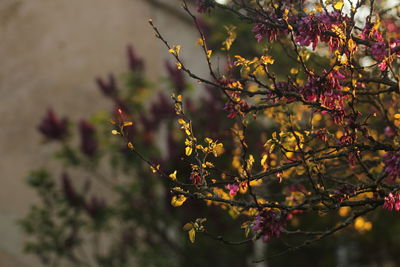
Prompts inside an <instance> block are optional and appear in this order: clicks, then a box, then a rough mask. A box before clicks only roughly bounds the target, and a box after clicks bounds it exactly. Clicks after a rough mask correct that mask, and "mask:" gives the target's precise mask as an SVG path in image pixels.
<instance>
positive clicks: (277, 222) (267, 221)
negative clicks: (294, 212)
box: [252, 209, 287, 242]
mask: <svg viewBox="0 0 400 267" xmlns="http://www.w3.org/2000/svg"><path fill="white" fill-rule="evenodd" d="M286 223H287V216H286V214H284V213H283V212H282V211H278V210H273V209H268V210H262V211H260V212H259V213H258V214H257V216H256V218H255V219H254V221H253V226H252V230H253V231H256V232H258V233H259V234H261V235H262V236H263V241H264V242H268V241H270V240H271V239H272V238H279V236H280V235H281V233H282V231H283V230H284V227H285V225H286Z"/></svg>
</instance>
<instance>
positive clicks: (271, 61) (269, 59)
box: [261, 56, 275, 65]
mask: <svg viewBox="0 0 400 267" xmlns="http://www.w3.org/2000/svg"><path fill="white" fill-rule="evenodd" d="M261 62H262V63H263V64H265V65H267V64H274V62H275V59H273V58H272V57H270V56H262V57H261Z"/></svg>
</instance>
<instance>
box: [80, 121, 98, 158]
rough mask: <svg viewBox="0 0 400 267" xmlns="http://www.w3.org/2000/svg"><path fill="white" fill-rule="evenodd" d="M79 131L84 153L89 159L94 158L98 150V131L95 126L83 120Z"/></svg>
mask: <svg viewBox="0 0 400 267" xmlns="http://www.w3.org/2000/svg"><path fill="white" fill-rule="evenodd" d="M79 130H80V134H81V151H82V153H84V154H85V155H87V156H89V157H92V156H94V155H95V154H96V152H97V149H98V141H97V139H96V130H95V128H94V126H93V125H91V124H90V123H88V122H87V121H84V120H82V121H81V122H80V123H79Z"/></svg>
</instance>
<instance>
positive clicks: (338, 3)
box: [333, 0, 344, 10]
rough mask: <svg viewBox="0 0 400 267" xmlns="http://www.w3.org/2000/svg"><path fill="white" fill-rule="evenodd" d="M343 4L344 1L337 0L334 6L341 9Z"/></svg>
mask: <svg viewBox="0 0 400 267" xmlns="http://www.w3.org/2000/svg"><path fill="white" fill-rule="evenodd" d="M343 5H344V3H343V1H342V0H340V1H337V2H336V3H335V4H334V5H333V8H334V9H337V10H339V9H342V7H343Z"/></svg>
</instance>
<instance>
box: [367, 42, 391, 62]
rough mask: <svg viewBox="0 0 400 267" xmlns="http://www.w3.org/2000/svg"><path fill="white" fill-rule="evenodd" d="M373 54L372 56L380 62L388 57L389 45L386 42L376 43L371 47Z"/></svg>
mask: <svg viewBox="0 0 400 267" xmlns="http://www.w3.org/2000/svg"><path fill="white" fill-rule="evenodd" d="M371 54H372V56H373V57H374V58H375V59H376V60H379V61H382V60H384V59H385V56H387V45H386V43H385V42H376V43H374V44H372V45H371Z"/></svg>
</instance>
